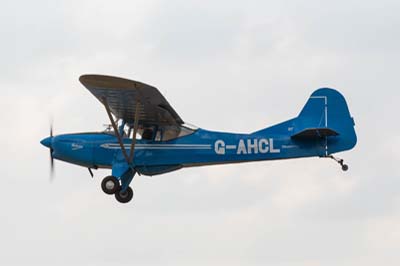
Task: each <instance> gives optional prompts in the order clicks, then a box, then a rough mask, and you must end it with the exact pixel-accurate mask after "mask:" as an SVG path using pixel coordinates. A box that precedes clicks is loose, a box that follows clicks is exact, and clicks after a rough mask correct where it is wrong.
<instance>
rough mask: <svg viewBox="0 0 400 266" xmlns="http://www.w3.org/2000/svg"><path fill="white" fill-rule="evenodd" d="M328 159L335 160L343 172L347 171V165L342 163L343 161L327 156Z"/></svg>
mask: <svg viewBox="0 0 400 266" xmlns="http://www.w3.org/2000/svg"><path fill="white" fill-rule="evenodd" d="M328 158H331V159H333V160H335V161H336V162H337V163H338V164H340V166H342V170H343V171H345V172H346V171H347V170H349V166H348V165H347V164H345V163H344V160H343V159H340V158H336V157H334V156H333V155H329V156H328Z"/></svg>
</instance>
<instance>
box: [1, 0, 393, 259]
mask: <svg viewBox="0 0 400 266" xmlns="http://www.w3.org/2000/svg"><path fill="white" fill-rule="evenodd" d="M0 3H1V9H0V33H1V37H0V38H1V39H0V40H1V41H0V60H1V63H0V73H2V74H1V75H0V96H1V100H2V101H1V105H0V118H1V122H0V123H1V124H2V130H1V131H0V139H1V140H0V141H1V147H2V152H1V153H0V160H1V180H2V185H1V187H2V189H1V192H0V210H1V211H0V261H1V264H2V265H96V266H97V265H133V264H134V265H229V266H231V265H279V266H292V265H296V266H297V265H304V266H313V265H324V266H327V265H328V266H329V265H342V266H343V265H351V266H354V265H362V266H365V265H383V264H384V265H388V266H390V265H399V262H400V252H399V247H400V170H399V158H400V149H399V146H400V133H399V132H400V126H399V124H398V123H397V120H398V113H399V109H398V101H399V99H400V97H399V96H400V93H399V89H398V80H399V62H400V50H399V47H400V30H399V29H400V16H399V12H400V2H399V1H398V0H393V1H390V0H382V1H372V0H367V1H366V0H364V1H361V0H360V1H356V0H343V1H342V0H339V1H316V0H308V1H294V0H293V1H282V0H279V1H251V0H248V1H232V0H229V1H228V0H223V1H205V0H203V1H183V0H181V1H179V0H168V1H166V0H165V1H162V0H154V1H153V0H143V1H136V0H130V1H105V0H99V1H83V0H79V1H74V0H70V1H54V0H51V1H50V0H49V1H40V0H38V1H8V0H0ZM89 73H96V74H108V75H116V76H121V77H126V78H130V79H135V80H139V81H142V82H145V83H148V84H151V85H154V86H156V87H157V88H159V90H160V91H161V92H162V93H163V94H164V96H165V97H166V98H167V100H168V101H169V103H170V104H171V105H172V106H173V107H174V109H175V110H176V111H177V112H178V113H179V114H180V116H181V117H182V118H183V119H184V120H185V121H186V122H190V123H192V124H195V125H197V126H200V127H202V128H206V129H211V130H221V131H234V132H252V131H255V130H258V129H261V128H264V127H266V126H268V125H273V124H275V123H278V122H281V121H284V120H287V119H289V118H292V117H295V116H297V114H298V113H299V111H300V110H301V108H302V106H303V105H304V103H305V102H306V100H307V98H308V97H309V95H310V94H311V93H312V92H313V91H314V90H315V89H317V88H319V87H326V86H329V87H334V88H336V89H338V90H339V91H341V92H342V93H343V94H344V95H345V97H346V99H347V101H348V103H349V107H350V111H351V113H352V115H353V116H354V118H355V121H356V124H357V125H356V131H357V134H358V144H357V146H356V147H355V149H353V150H351V151H349V152H345V153H342V154H340V155H339V156H341V157H343V158H344V159H345V160H346V162H347V163H348V164H349V167H350V169H349V171H348V172H346V173H343V172H342V171H341V170H340V167H339V166H338V165H337V164H335V163H334V162H333V161H331V160H325V159H319V158H311V159H298V160H287V161H274V162H258V163H249V164H240V165H224V166H212V167H203V168H192V169H183V170H180V171H177V172H173V173H169V174H165V175H161V176H155V177H152V178H149V177H143V176H142V177H136V178H135V179H134V181H133V182H132V186H133V189H134V191H135V197H134V200H133V202H131V203H130V204H126V205H121V204H118V203H117V202H116V201H115V199H114V198H113V197H111V196H107V195H105V194H104V193H103V192H102V191H101V189H100V182H101V180H102V178H103V177H104V176H106V175H108V174H109V172H108V171H104V170H98V171H96V172H95V178H94V179H91V178H90V176H89V173H88V171H87V169H85V168H80V167H78V166H74V165H70V164H66V163H62V162H59V161H57V162H56V178H55V180H54V182H52V183H50V182H49V154H48V153H49V152H48V149H46V148H44V147H43V146H41V145H40V144H39V141H40V140H41V139H42V138H44V137H46V136H47V135H48V134H49V132H48V131H49V118H50V116H53V118H54V127H55V133H56V134H57V133H69V132H79V131H98V130H102V129H103V126H102V125H103V124H104V123H107V122H108V121H107V116H106V113H105V111H104V109H103V107H102V106H101V105H100V104H99V102H98V101H97V100H96V99H95V98H94V97H93V96H92V95H91V94H90V93H89V92H88V91H87V90H86V89H84V87H83V86H82V85H81V84H80V83H79V82H78V78H79V76H80V75H81V74H89Z"/></svg>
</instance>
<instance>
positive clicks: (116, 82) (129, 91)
mask: <svg viewBox="0 0 400 266" xmlns="http://www.w3.org/2000/svg"><path fill="white" fill-rule="evenodd" d="M79 81H80V82H81V83H82V84H83V85H84V86H85V87H86V88H87V89H88V90H89V91H90V92H91V93H92V94H93V95H94V96H95V97H96V98H97V99H98V100H99V101H100V102H101V103H102V104H103V105H105V106H106V105H108V107H109V109H110V111H111V113H112V114H113V115H114V116H115V117H116V118H118V119H123V120H124V121H125V122H127V123H133V122H134V119H135V112H136V110H138V121H139V122H138V123H139V124H140V125H149V126H153V125H158V126H166V125H171V126H172V125H181V124H183V123H184V122H183V120H182V119H181V118H180V117H179V115H178V114H177V113H176V112H175V110H174V109H173V108H172V107H171V106H170V105H169V103H168V102H167V100H166V99H165V98H164V96H163V95H162V94H161V93H160V92H159V91H158V89H157V88H155V87H153V86H150V85H147V84H144V83H141V82H138V81H133V80H129V79H123V78H117V77H111V76H103V75H83V76H81V77H80V78H79ZM136 105H138V108H136Z"/></svg>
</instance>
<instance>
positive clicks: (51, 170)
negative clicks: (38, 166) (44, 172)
mask: <svg viewBox="0 0 400 266" xmlns="http://www.w3.org/2000/svg"><path fill="white" fill-rule="evenodd" d="M52 138H53V121H51V122H50V139H52ZM53 151H54V150H53V147H52V146H50V182H51V181H53V179H54V158H53Z"/></svg>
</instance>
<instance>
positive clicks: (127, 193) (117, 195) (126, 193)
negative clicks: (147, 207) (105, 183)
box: [115, 187, 133, 203]
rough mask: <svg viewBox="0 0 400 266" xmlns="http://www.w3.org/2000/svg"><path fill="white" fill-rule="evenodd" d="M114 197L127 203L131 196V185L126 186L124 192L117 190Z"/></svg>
mask: <svg viewBox="0 0 400 266" xmlns="http://www.w3.org/2000/svg"><path fill="white" fill-rule="evenodd" d="M115 198H116V199H117V200H118V201H119V202H121V203H128V202H129V201H131V200H132V198H133V190H132V188H131V187H128V188H127V189H126V190H125V191H124V192H122V191H121V190H118V191H117V192H115Z"/></svg>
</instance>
